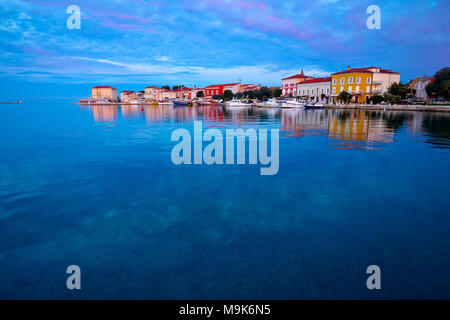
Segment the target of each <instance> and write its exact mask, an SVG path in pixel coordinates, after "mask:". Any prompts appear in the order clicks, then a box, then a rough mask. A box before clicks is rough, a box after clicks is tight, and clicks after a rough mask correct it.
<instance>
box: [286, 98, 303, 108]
mask: <svg viewBox="0 0 450 320" xmlns="http://www.w3.org/2000/svg"><path fill="white" fill-rule="evenodd" d="M281 107H282V108H301V109H304V108H305V103H304V102H302V101H296V100H287V101H283V102H282V104H281Z"/></svg>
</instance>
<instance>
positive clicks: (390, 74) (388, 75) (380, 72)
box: [366, 67, 400, 95]
mask: <svg viewBox="0 0 450 320" xmlns="http://www.w3.org/2000/svg"><path fill="white" fill-rule="evenodd" d="M366 70H368V71H372V72H373V79H372V94H380V95H382V94H384V93H386V92H388V90H389V88H390V86H391V85H392V84H393V83H394V82H395V83H400V73H398V72H394V71H392V70H385V69H381V68H377V67H370V68H366Z"/></svg>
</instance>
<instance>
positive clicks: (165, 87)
mask: <svg viewBox="0 0 450 320" xmlns="http://www.w3.org/2000/svg"><path fill="white" fill-rule="evenodd" d="M161 89H166V90H170V86H162V87H161Z"/></svg>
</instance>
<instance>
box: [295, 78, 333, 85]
mask: <svg viewBox="0 0 450 320" xmlns="http://www.w3.org/2000/svg"><path fill="white" fill-rule="evenodd" d="M319 82H331V77H327V78H314V79H311V80H306V81H303V82H301V83H299V84H308V83H319Z"/></svg>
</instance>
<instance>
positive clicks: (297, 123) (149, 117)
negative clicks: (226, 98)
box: [82, 105, 450, 149]
mask: <svg viewBox="0 0 450 320" xmlns="http://www.w3.org/2000/svg"><path fill="white" fill-rule="evenodd" d="M82 108H83V109H84V108H89V110H90V111H91V113H92V114H93V117H94V120H95V121H102V122H113V121H117V120H118V119H119V109H120V110H121V113H122V118H123V119H124V120H130V119H138V118H145V120H146V121H147V122H148V123H151V122H155V121H171V122H173V121H175V122H185V121H186V122H192V121H194V120H202V121H205V122H208V123H209V125H210V126H216V127H231V126H233V127H234V126H246V127H252V126H254V127H257V126H258V125H262V124H264V123H269V124H271V126H272V127H277V126H279V127H280V130H281V133H282V136H283V137H292V138H299V137H305V136H311V135H316V136H323V137H327V138H329V139H330V144H331V146H332V147H334V148H345V149H348V148H363V149H371V148H382V145H383V144H386V143H392V142H393V141H394V136H395V134H396V133H397V132H405V133H407V134H408V135H410V136H412V137H414V138H417V139H423V140H424V141H425V142H428V143H431V144H432V145H433V147H436V148H448V147H450V114H447V113H423V112H403V111H366V110H331V109H322V110H299V109H275V108H271V109H264V108H257V107H248V108H227V107H223V106H197V107H173V106H138V105H136V106H129V105H126V106H120V107H119V106H113V105H98V106H96V105H94V106H90V107H86V106H85V107H82Z"/></svg>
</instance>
